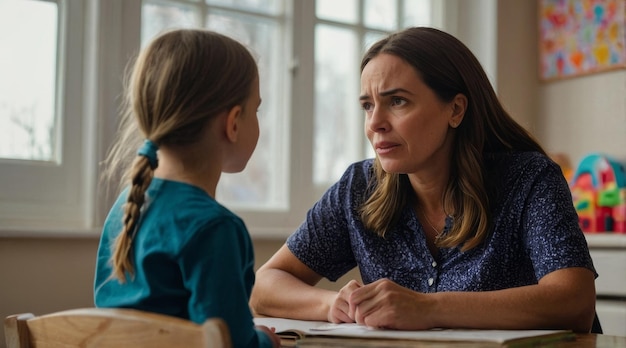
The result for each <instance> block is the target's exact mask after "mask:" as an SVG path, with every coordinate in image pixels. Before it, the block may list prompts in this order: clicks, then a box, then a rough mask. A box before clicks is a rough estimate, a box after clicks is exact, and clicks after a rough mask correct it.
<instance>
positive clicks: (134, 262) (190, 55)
mask: <svg viewBox="0 0 626 348" xmlns="http://www.w3.org/2000/svg"><path fill="white" fill-rule="evenodd" d="M127 91H128V93H127V110H126V112H125V114H124V119H123V121H122V124H121V128H120V130H121V132H120V137H119V140H118V142H117V143H116V144H115V145H114V147H113V149H112V151H111V153H110V154H109V157H108V159H107V162H108V164H109V166H108V168H107V170H108V171H107V172H106V173H105V174H106V175H107V176H109V177H111V176H112V174H113V173H116V172H117V170H118V169H120V168H121V167H123V166H124V163H123V162H124V159H125V158H127V154H128V152H135V151H137V147H136V146H135V145H131V144H136V143H137V140H136V139H138V137H137V134H138V132H137V128H139V129H138V130H139V131H140V132H141V137H139V141H141V140H142V139H145V140H144V143H143V145H142V146H141V147H139V150H138V152H137V154H136V156H134V158H135V159H134V162H132V165H130V167H129V168H126V171H125V173H126V174H125V179H126V180H124V182H127V183H128V187H127V188H126V189H125V190H124V191H123V192H122V193H121V194H120V196H119V197H118V199H117V201H116V202H115V204H114V205H113V207H112V208H111V211H110V212H109V215H108V217H107V219H106V221H105V223H104V230H103V233H102V237H101V241H100V246H99V248H98V259H97V266H96V276H95V304H96V306H98V307H128V308H136V309H140V310H146V311H153V312H159V313H163V314H168V315H172V316H177V317H181V318H186V319H190V320H192V321H194V322H196V323H202V322H204V321H205V320H206V319H208V318H210V317H220V318H223V319H224V320H225V321H226V322H227V323H228V326H229V329H230V333H231V339H232V342H233V345H234V346H235V347H272V346H273V347H278V346H279V339H278V337H277V336H276V335H274V333H272V332H271V330H269V329H268V328H266V327H256V328H255V327H254V323H253V320H252V314H251V312H250V308H249V306H248V299H249V296H250V292H251V290H252V285H253V283H254V268H253V266H254V255H253V247H252V242H251V239H250V236H249V234H248V231H247V229H246V226H245V225H244V223H243V221H242V220H241V219H240V218H239V217H237V216H236V215H235V214H233V213H232V212H231V211H229V210H228V209H226V208H225V207H223V206H222V205H220V204H219V203H218V202H217V201H215V190H216V186H217V183H218V180H219V178H220V174H221V173H222V172H228V173H234V172H240V171H242V170H243V169H244V168H245V166H246V163H247V162H248V159H249V158H250V156H251V155H252V152H253V151H254V148H255V147H256V143H257V140H258V137H259V125H258V119H257V115H256V112H257V108H258V107H259V104H260V103H261V99H260V96H259V75H258V69H257V65H256V62H255V60H254V58H253V57H252V55H251V54H250V52H249V51H248V50H247V49H246V48H245V47H244V46H243V45H241V44H240V43H238V42H236V41H235V40H233V39H230V38H228V37H226V36H223V35H220V34H217V33H214V32H210V31H206V30H175V31H170V32H167V33H164V34H163V35H161V36H159V37H157V38H156V39H155V40H154V41H152V43H150V44H149V45H148V46H147V47H146V48H145V49H144V50H143V51H142V52H141V53H140V55H139V57H138V59H137V61H136V63H135V66H134V69H133V71H132V74H131V76H130V83H129V86H128V88H127ZM157 153H158V155H157Z"/></svg>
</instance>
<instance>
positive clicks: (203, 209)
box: [94, 178, 272, 347]
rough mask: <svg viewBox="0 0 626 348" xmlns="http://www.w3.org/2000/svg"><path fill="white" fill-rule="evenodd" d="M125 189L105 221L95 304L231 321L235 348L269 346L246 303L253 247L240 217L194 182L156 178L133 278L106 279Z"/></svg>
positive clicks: (140, 234) (144, 216)
mask: <svg viewBox="0 0 626 348" xmlns="http://www.w3.org/2000/svg"><path fill="white" fill-rule="evenodd" d="M127 193H128V189H127V190H125V191H124V192H123V193H122V194H121V195H120V196H119V197H118V199H117V201H116V202H115V204H114V205H113V207H112V208H111V211H110V212H109V215H108V217H107V219H106V221H105V223H104V229H103V232H102V236H101V240H100V246H99V247H98V258H97V264H96V275H95V284H94V290H95V292H94V300H95V305H96V306H97V307H125V308H136V309H141V310H146V311H151V312H157V313H163V314H167V315H172V316H176V317H180V318H185V319H190V320H192V321H194V322H196V323H203V322H204V321H205V320H206V319H208V318H211V317H220V318H223V319H224V320H225V321H226V322H227V323H228V328H229V330H230V333H231V339H232V342H233V346H234V347H272V342H271V339H270V338H269V337H268V336H267V335H266V334H265V333H264V332H262V331H260V330H256V329H255V328H254V322H253V320H252V313H251V312H250V307H249V306H248V300H249V298H250V292H251V291H252V285H253V284H254V249H253V247H252V241H251V239H250V235H249V234H248V230H247V228H246V226H245V225H244V223H243V221H242V220H241V219H240V218H239V217H237V216H236V215H235V214H234V213H232V212H231V211H229V210H228V209H227V208H225V207H224V206H222V205H220V204H219V203H218V202H216V201H215V200H214V199H213V198H211V197H210V196H209V195H208V194H207V193H206V192H204V191H203V190H201V189H200V188H198V187H195V186H192V185H188V184H185V183H181V182H175V181H170V180H163V179H158V178H154V179H153V180H152V183H151V184H150V187H149V189H148V192H147V198H146V203H144V208H143V210H142V214H141V221H140V224H139V229H138V230H137V233H136V235H135V239H134V241H133V244H132V255H133V259H132V263H133V266H134V269H135V275H134V278H130V277H127V281H126V282H125V283H123V284H122V283H120V282H119V281H118V280H117V279H115V278H112V277H111V270H112V268H111V263H110V259H111V254H112V252H113V247H114V241H115V238H116V236H117V235H118V234H119V232H120V231H121V229H122V217H123V213H124V210H123V206H124V203H125V202H126V197H127Z"/></svg>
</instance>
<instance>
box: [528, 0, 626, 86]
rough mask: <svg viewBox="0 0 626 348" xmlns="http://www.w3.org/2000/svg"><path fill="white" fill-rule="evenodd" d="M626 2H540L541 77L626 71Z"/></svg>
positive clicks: (579, 0)
mask: <svg viewBox="0 0 626 348" xmlns="http://www.w3.org/2000/svg"><path fill="white" fill-rule="evenodd" d="M625 2H626V0H539V20H540V25H539V26H540V28H539V34H540V38H539V45H540V47H539V51H540V71H541V72H540V77H541V78H542V79H543V80H551V79H559V78H566V77H574V76H579V75H585V74H590V73H594V72H599V71H606V70H611V69H617V68H624V67H626V52H625V48H624V46H625V38H626V35H625V29H624V25H625V24H624V21H625V14H624V12H625V11H626V9H625V5H624V3H625Z"/></svg>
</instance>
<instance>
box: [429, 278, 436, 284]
mask: <svg viewBox="0 0 626 348" xmlns="http://www.w3.org/2000/svg"><path fill="white" fill-rule="evenodd" d="M434 282H435V280H434V279H433V278H428V286H432V285H433V283H434Z"/></svg>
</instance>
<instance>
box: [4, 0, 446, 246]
mask: <svg viewBox="0 0 626 348" xmlns="http://www.w3.org/2000/svg"><path fill="white" fill-rule="evenodd" d="M431 1H432V0H342V1H334V0H317V1H313V0H310V1H309V0H307V1H291V0H204V1H202V0H106V1H87V0H71V1H70V0H1V1H0V27H1V28H2V29H3V30H2V31H1V32H2V33H5V34H2V33H0V42H2V44H3V47H11V52H13V54H9V55H6V54H3V55H1V56H0V72H1V74H0V76H3V77H4V76H9V77H10V78H6V79H5V78H3V79H2V80H0V92H2V93H0V94H1V95H0V186H1V187H0V226H2V229H6V228H7V226H17V227H20V226H22V227H23V226H29V227H32V226H39V227H42V228H44V229H53V230H68V229H69V230H72V229H77V230H81V229H82V230H84V229H89V228H94V229H96V230H98V226H99V225H100V224H101V223H102V221H103V220H104V217H105V215H106V213H107V211H108V209H109V207H110V205H111V203H112V202H111V201H112V199H113V198H114V196H113V197H109V196H106V197H102V196H100V195H99V190H98V173H99V167H98V164H99V162H100V161H101V160H102V159H103V158H104V155H105V153H106V151H107V150H108V148H109V146H110V143H111V141H112V139H113V136H114V133H115V131H116V124H117V120H118V113H119V105H120V103H121V100H120V97H121V94H122V80H123V73H124V71H125V68H126V66H127V62H128V61H129V60H130V59H131V58H132V57H133V56H134V55H136V53H137V52H138V50H139V48H140V47H141V46H142V45H143V44H145V43H146V42H147V41H148V40H150V39H151V38H152V37H154V35H156V34H157V33H159V32H160V31H161V30H163V29H166V28H172V27H203V28H208V29H212V30H215V31H218V32H223V33H226V34H227V35H229V36H232V37H234V38H236V39H238V40H239V41H241V42H242V43H244V44H245V45H247V46H248V47H250V49H251V51H252V52H253V54H254V55H255V56H256V57H257V61H258V64H259V70H260V74H261V95H262V98H263V104H262V105H261V108H260V110H259V118H260V125H261V137H260V139H259V144H258V146H257V150H256V151H255V153H254V155H253V157H252V158H251V160H250V162H249V164H248V166H247V168H246V170H245V171H244V172H242V173H239V174H225V175H223V176H222V179H221V181H220V186H219V188H218V193H217V194H218V197H217V198H218V200H220V201H221V202H223V203H224V204H225V205H227V206H228V207H230V208H232V209H233V210H235V211H236V212H237V213H238V214H239V215H241V216H242V217H243V218H244V220H245V221H246V224H247V225H248V227H249V228H250V230H251V232H252V233H253V234H256V235H264V236H280V237H285V236H286V235H287V234H288V233H290V232H292V231H293V229H294V228H295V227H297V226H298V225H299V224H300V223H301V221H302V220H303V219H304V216H305V212H306V210H307V209H308V208H309V207H310V206H311V204H312V203H313V202H314V201H315V200H317V199H318V198H319V196H320V195H321V194H322V192H323V191H324V190H325V189H326V188H327V187H328V186H329V185H330V184H332V183H333V182H334V181H335V180H337V179H338V178H339V176H340V175H341V174H342V173H343V171H344V170H345V168H346V166H347V165H348V164H349V163H351V162H353V161H356V160H360V159H362V158H365V157H367V156H371V154H372V153H371V150H369V144H367V141H366V139H365V137H364V134H363V122H362V118H363V115H362V112H361V111H360V107H359V103H358V92H359V75H360V72H359V63H360V57H361V55H362V53H363V52H364V50H365V49H366V48H367V46H368V45H370V44H371V43H372V42H374V41H375V40H376V39H378V38H380V37H382V36H384V35H385V34H386V33H388V32H390V31H394V30H397V29H400V28H402V27H406V26H413V25H428V24H431V18H434V17H433V15H434V14H437V11H438V9H435V8H431ZM435 3H436V2H433V4H435ZM14 18H19V21H15V20H13V19H14ZM18 28H19V29H18ZM7 33H8V34H7ZM7 35H8V36H7ZM44 41H45V43H44V44H40V43H41V42H44ZM33 42H36V43H37V45H32V44H29V45H24V43H33ZM10 45H13V46H10ZM33 49H36V50H37V51H31V50H33ZM33 56H36V57H37V59H36V60H34V61H33V62H32V63H29V62H30V60H29V58H31V57H33ZM15 62H19V64H18V63H15ZM15 73H19V76H17V77H14V76H15V75H14V74H15ZM31 76H35V77H37V79H36V80H32V79H31V78H30V77H31ZM20 134H21V135H20ZM18 135H19V137H18Z"/></svg>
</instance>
